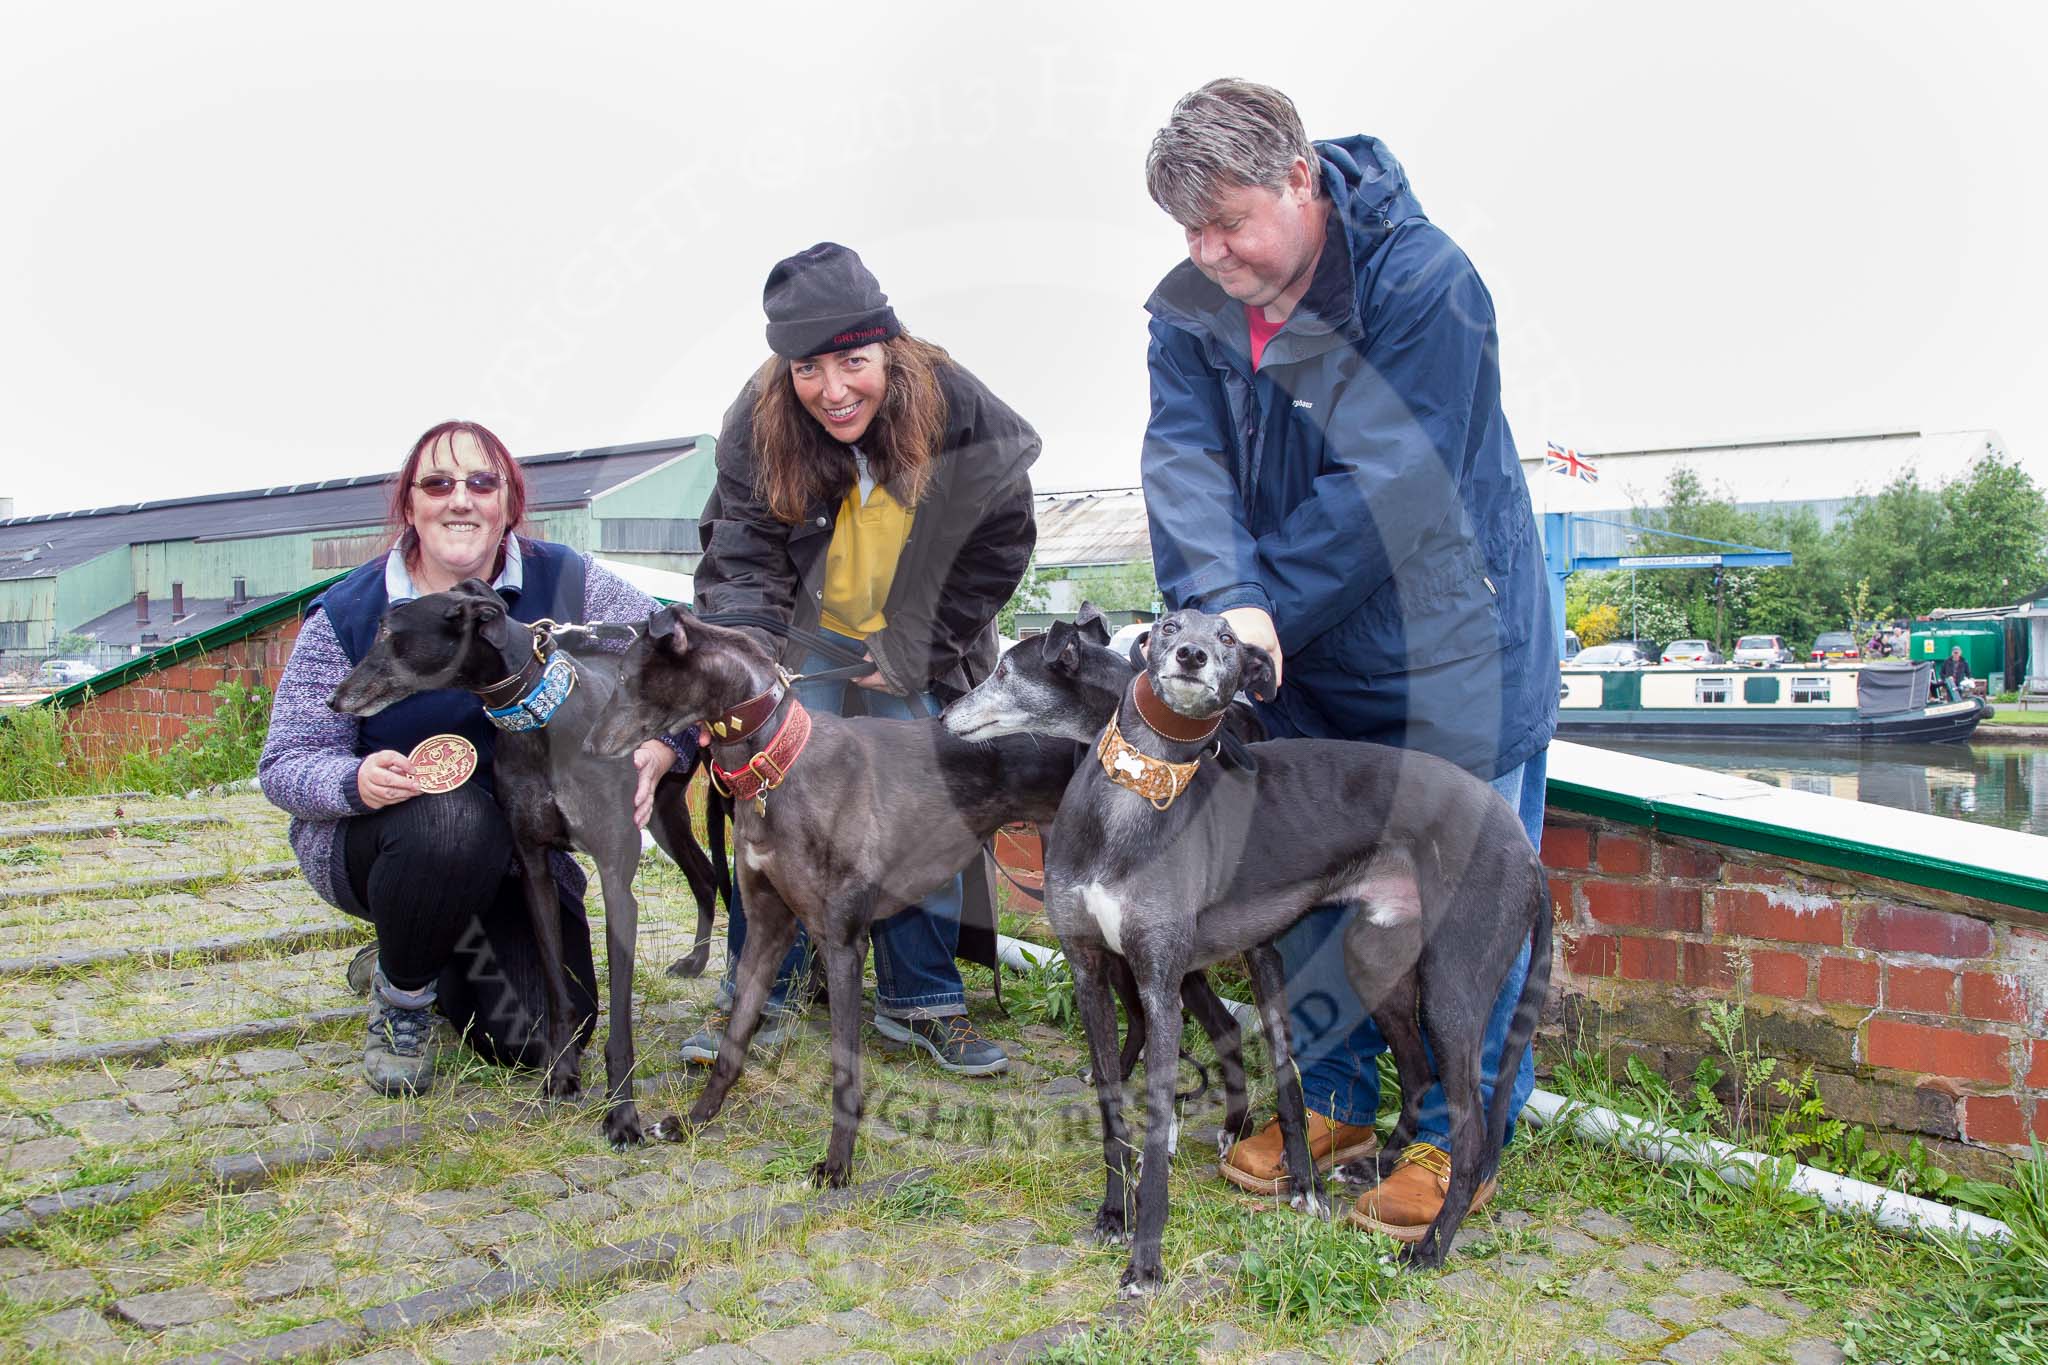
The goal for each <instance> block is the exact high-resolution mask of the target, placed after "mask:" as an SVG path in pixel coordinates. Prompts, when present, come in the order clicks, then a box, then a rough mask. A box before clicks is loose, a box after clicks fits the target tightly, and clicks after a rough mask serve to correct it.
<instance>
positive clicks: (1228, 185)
mask: <svg viewBox="0 0 2048 1365" xmlns="http://www.w3.org/2000/svg"><path fill="white" fill-rule="evenodd" d="M1296 157H1300V158H1301V159H1302V160H1304V161H1306V162H1307V163H1308V165H1309V169H1310V171H1312V172H1317V167H1318V164H1319V163H1318V162H1317V159H1316V149H1315V148H1314V147H1313V146H1311V145H1310V144H1309V140H1308V135H1307V134H1306V133H1304V132H1303V131H1302V128H1301V115H1300V114H1298V113H1296V112H1295V109H1294V101H1293V100H1291V99H1289V98H1287V96H1285V95H1283V94H1281V93H1280V92H1279V91H1278V90H1275V89H1274V88H1273V87H1272V86H1270V85H1260V84H1258V83H1257V82H1255V81H1244V80H1238V79H1236V78H1234V77H1225V78H1224V79H1222V80H1216V81H1210V82H1209V83H1208V84H1207V85H1205V86H1203V87H1202V88H1201V89H1199V90H1194V91H1190V92H1189V93H1187V94H1185V95H1182V96H1181V97H1180V102H1179V103H1177V104H1175V105H1174V106H1173V114H1172V116H1171V117H1169V118H1168V119H1167V120H1166V126H1165V127H1164V128H1161V129H1160V130H1159V132H1158V133H1157V134H1155V135H1154V137H1153V138H1152V150H1151V151H1150V152H1148V153H1147V154H1146V156H1145V188H1146V189H1147V190H1149V191H1150V192H1151V194H1152V202H1153V203H1155V204H1157V205H1159V207H1160V208H1163V209H1165V210H1166V211H1167V212H1168V213H1170V214H1172V215H1173V218H1174V221H1175V222H1177V223H1179V224H1181V226H1183V227H1200V226H1201V225H1202V224H1203V223H1206V222H1208V221H1209V219H1210V218H1211V217H1213V216H1214V214H1215V211H1216V201H1217V199H1218V198H1220V197H1221V196H1222V195H1224V194H1226V193H1228V192H1229V191H1231V190H1234V189H1243V188H1245V187H1246V186H1250V185H1256V186H1258V187H1259V188H1261V189H1268V190H1274V191H1278V190H1279V189H1280V188H1281V187H1283V186H1284V185H1285V184H1286V183H1287V171H1288V168H1289V167H1291V166H1292V165H1293V164H1294V160H1295V158H1296ZM1312 183H1313V184H1314V186H1315V192H1316V193H1317V194H1321V193H1322V176H1321V174H1320V172H1317V173H1316V174H1315V175H1314V176H1313V177H1312Z"/></svg>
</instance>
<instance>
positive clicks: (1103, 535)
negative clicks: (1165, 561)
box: [1034, 488, 1152, 568]
mask: <svg viewBox="0 0 2048 1365" xmlns="http://www.w3.org/2000/svg"><path fill="white" fill-rule="evenodd" d="M1035 502H1036V507H1035V508H1034V510H1035V511H1036V513H1037V516H1038V549H1037V551H1036V555H1035V558H1036V560H1037V563H1038V565H1039V567H1041V568H1078V567H1080V566H1082V565H1086V564H1129V563H1132V562H1134V561H1143V562H1145V563H1148V564H1149V563H1151V561H1152V531H1151V527H1150V526H1149V525H1148V524H1147V523H1146V520H1145V492H1144V490H1143V489H1140V488H1100V489H1092V490H1089V491H1087V492H1079V493H1041V494H1039V495H1038V497H1037V498H1036V499H1035Z"/></svg>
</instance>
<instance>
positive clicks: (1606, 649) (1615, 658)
mask: <svg viewBox="0 0 2048 1365" xmlns="http://www.w3.org/2000/svg"><path fill="white" fill-rule="evenodd" d="M1653 662H1654V660H1653V658H1652V657H1651V656H1650V655H1648V654H1646V653H1644V652H1643V650H1642V647H1641V646H1639V645H1637V644H1636V643H1635V642H1634V641H1631V640H1623V641H1620V642H1618V643H1615V644H1611V645H1594V646H1593V647H1592V648H1591V649H1582V650H1580V651H1579V652H1578V656H1577V657H1576V658H1574V659H1573V660H1572V667H1573V668H1646V667H1648V666H1649V665H1650V664H1651V663H1653Z"/></svg>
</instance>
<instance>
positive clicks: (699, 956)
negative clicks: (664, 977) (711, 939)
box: [668, 943, 711, 976]
mask: <svg viewBox="0 0 2048 1365" xmlns="http://www.w3.org/2000/svg"><path fill="white" fill-rule="evenodd" d="M710 960H711V945H710V944H708V943H706V944H704V945H702V946H701V947H697V948H693V949H691V950H690V952H689V953H688V954H687V955H685V956H683V957H679V958H677V959H676V960H675V961H674V962H671V963H669V964H668V975H670V976H702V975H704V964H705V963H707V962H709V961H710Z"/></svg>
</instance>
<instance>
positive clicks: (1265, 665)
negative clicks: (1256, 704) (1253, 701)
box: [1237, 645, 1277, 701]
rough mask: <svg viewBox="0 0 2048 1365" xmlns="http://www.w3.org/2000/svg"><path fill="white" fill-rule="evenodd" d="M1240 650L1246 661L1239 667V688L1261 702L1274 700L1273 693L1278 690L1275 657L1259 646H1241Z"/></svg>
mask: <svg viewBox="0 0 2048 1365" xmlns="http://www.w3.org/2000/svg"><path fill="white" fill-rule="evenodd" d="M1239 648H1240V649H1241V650H1243V651H1244V654H1243V660H1244V661H1243V662H1242V663H1241V664H1239V665H1238V674H1237V685H1238V687H1239V688H1240V689H1241V690H1243V691H1246V692H1249V693H1251V694H1252V695H1253V696H1254V697H1256V698H1258V699H1259V700H1260V701H1271V700H1273V693H1274V692H1275V691H1276V690H1277V688H1276V687H1275V682H1276V679H1275V677H1274V674H1273V656H1272V655H1270V654H1268V653H1267V652H1266V651H1265V650H1263V649H1261V648H1259V647H1258V646H1257V645H1240V646H1239Z"/></svg>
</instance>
